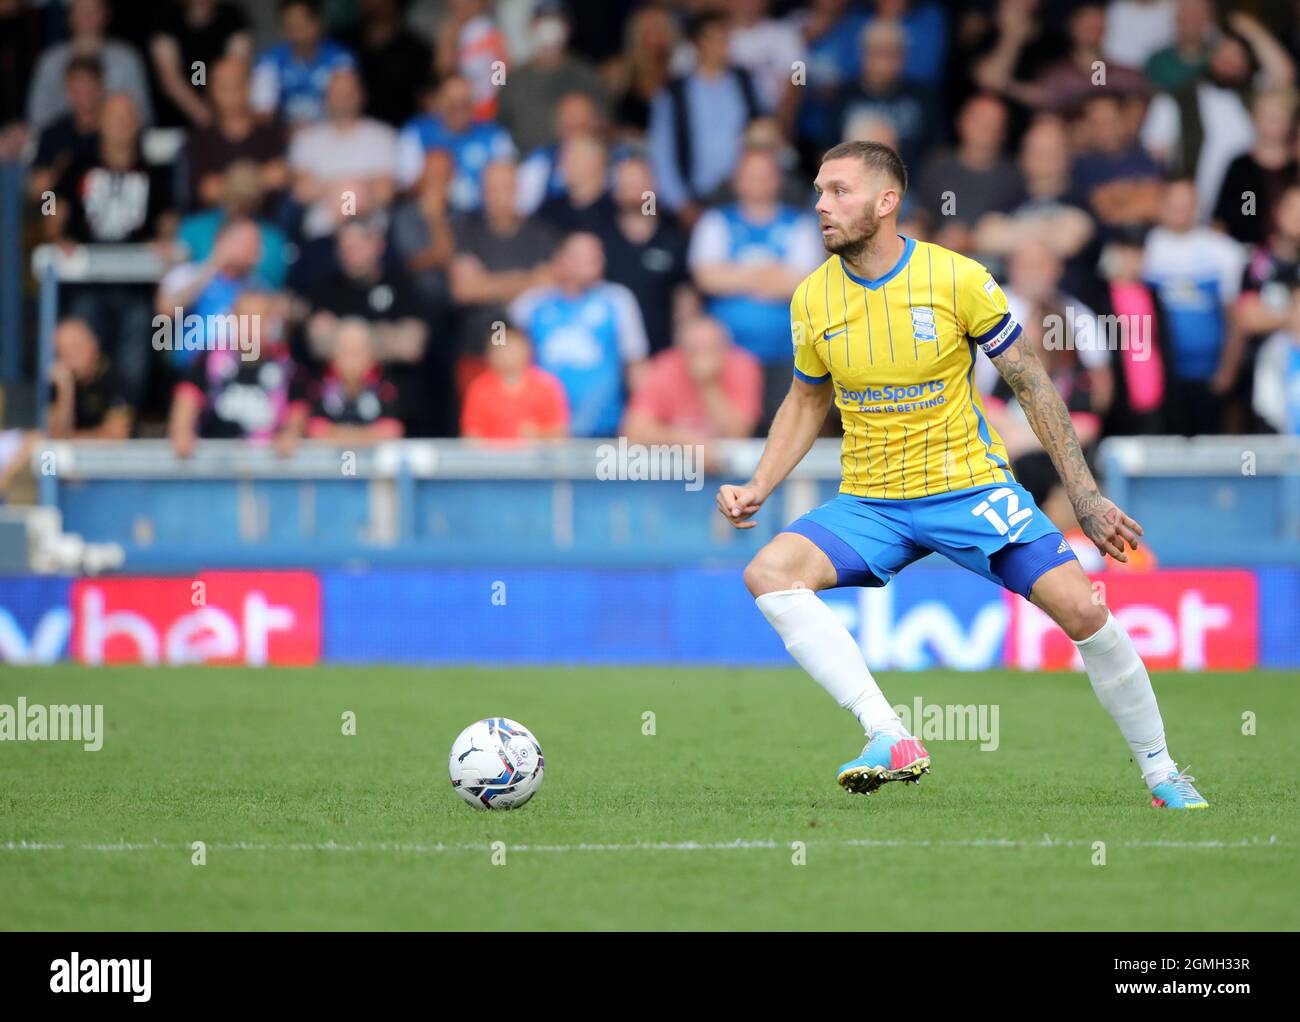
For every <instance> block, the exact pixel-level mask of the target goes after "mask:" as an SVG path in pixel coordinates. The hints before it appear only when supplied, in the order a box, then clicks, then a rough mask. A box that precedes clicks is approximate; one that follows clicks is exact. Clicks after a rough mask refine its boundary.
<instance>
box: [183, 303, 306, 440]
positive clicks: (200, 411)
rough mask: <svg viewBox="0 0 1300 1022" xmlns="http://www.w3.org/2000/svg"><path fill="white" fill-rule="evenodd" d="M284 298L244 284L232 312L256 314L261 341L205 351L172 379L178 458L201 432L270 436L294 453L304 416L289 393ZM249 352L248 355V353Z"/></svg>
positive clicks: (291, 374)
mask: <svg viewBox="0 0 1300 1022" xmlns="http://www.w3.org/2000/svg"><path fill="white" fill-rule="evenodd" d="M285 312H286V310H285V302H284V299H282V298H281V297H279V296H278V295H275V294H272V293H271V292H267V291H248V292H245V293H244V294H242V295H240V296H239V299H238V301H237V302H236V303H235V314H236V315H238V316H240V317H248V318H247V320H246V322H256V323H257V324H258V330H259V343H258V344H257V345H255V346H253V349H252V350H251V351H248V352H242V351H238V350H231V349H219V350H214V351H205V352H202V353H201V354H200V355H199V357H198V358H196V359H195V360H194V362H193V364H192V365H191V366H190V368H189V371H188V373H187V374H186V378H185V379H183V380H182V381H181V382H180V383H178V384H177V385H176V392H175V394H174V396H173V398H172V407H171V417H170V419H169V420H168V424H167V435H168V438H169V439H170V440H171V445H172V450H173V451H174V452H175V454H176V456H177V457H178V458H188V457H190V456H191V455H192V454H193V453H194V449H195V447H196V446H197V444H198V441H199V440H253V441H256V442H261V443H265V442H273V443H274V445H275V449H276V451H277V453H279V454H282V455H288V454H291V453H292V452H293V451H294V449H295V448H296V446H297V440H298V438H299V437H300V436H301V435H302V426H303V422H304V421H305V419H306V417H307V407H306V404H305V402H302V401H301V400H294V399H293V395H294V394H295V393H296V392H297V389H298V386H299V385H298V384H297V383H296V377H297V374H298V369H297V368H296V367H295V366H294V364H293V360H292V359H290V357H289V346H288V344H286V343H285V329H284V322H285ZM249 356H252V357H249Z"/></svg>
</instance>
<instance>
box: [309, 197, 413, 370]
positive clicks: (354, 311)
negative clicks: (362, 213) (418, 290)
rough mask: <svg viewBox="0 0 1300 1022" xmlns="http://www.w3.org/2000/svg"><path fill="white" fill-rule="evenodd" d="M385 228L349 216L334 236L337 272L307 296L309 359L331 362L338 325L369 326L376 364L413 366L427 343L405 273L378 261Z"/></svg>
mask: <svg viewBox="0 0 1300 1022" xmlns="http://www.w3.org/2000/svg"><path fill="white" fill-rule="evenodd" d="M386 226H387V225H386V223H385V222H384V220H383V218H382V217H381V216H372V217H370V218H365V217H350V218H349V219H348V220H347V221H346V222H345V223H344V224H343V226H342V227H340V228H339V232H338V259H339V267H340V271H341V272H340V273H339V275H338V276H337V277H335V278H334V279H332V280H330V281H327V282H326V283H325V284H323V285H322V286H321V287H320V288H318V289H317V291H316V292H315V293H314V294H312V295H311V296H310V299H311V306H312V309H313V310H314V311H313V313H312V315H311V318H310V320H309V321H308V324H307V339H308V342H309V344H310V349H311V353H312V355H313V356H314V357H315V358H318V359H320V360H322V361H329V360H330V359H331V358H332V357H333V350H332V345H333V343H334V337H335V332H336V330H335V328H336V327H337V325H338V320H339V319H343V318H345V317H356V318H359V319H363V320H365V321H366V322H367V323H369V324H370V327H371V331H372V337H373V341H374V347H375V357H376V358H378V359H379V361H381V362H407V363H414V362H418V361H419V360H420V358H421V357H422V356H423V353H424V347H425V344H426V343H427V341H428V327H427V325H426V324H425V322H424V318H423V316H422V311H423V310H422V307H421V305H420V303H419V301H418V299H417V298H416V297H415V294H414V292H413V289H412V288H411V285H410V282H409V280H408V279H407V277H406V274H405V273H404V272H401V271H397V270H393V269H391V268H390V267H389V266H388V265H387V264H386V263H385V261H384V250H385V247H386V242H385V238H384V235H385V228H386Z"/></svg>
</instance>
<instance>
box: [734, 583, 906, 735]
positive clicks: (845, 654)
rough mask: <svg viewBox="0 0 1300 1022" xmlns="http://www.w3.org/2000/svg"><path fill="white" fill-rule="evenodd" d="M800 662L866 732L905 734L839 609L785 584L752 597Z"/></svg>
mask: <svg viewBox="0 0 1300 1022" xmlns="http://www.w3.org/2000/svg"><path fill="white" fill-rule="evenodd" d="M754 602H755V603H757V604H758V609H759V610H761V611H762V612H763V616H764V617H766V618H767V619H768V621H770V622H771V624H772V627H773V628H775V629H776V633H777V635H779V636H781V640H782V641H783V642H784V643H785V648H786V649H787V650H788V651H789V653H790V655H791V656H792V657H794V658H795V660H796V661H798V663H799V666H800V667H802V668H803V669H804V670H805V671H807V672H808V673H809V674H811V675H812V677H813V680H815V681H816V682H817V683H818V684H819V685H821V687H822V688H824V689H825V690H826V691H827V692H829V693H830V694H831V698H833V699H834V700H835V701H836V702H837V703H839V704H840V705H841V706H843V707H844V708H845V709H846V710H848V711H849V712H850V713H851V714H853V716H855V717H857V718H858V723H860V724H861V725H862V730H863V731H865V732H866V733H867V734H868V735H871V734H874V733H875V732H877V731H889V732H893V733H897V734H904V735H905V734H907V730H906V728H904V727H903V722H902V721H901V720H899V719H898V714H897V713H895V712H894V708H893V707H892V706H890V705H889V700H888V699H886V698H885V694H884V693H883V692H881V691H880V686H879V685H877V684H876V679H875V678H873V677H872V676H871V671H870V670H869V669H868V668H867V662H866V660H864V659H863V657H862V650H861V649H860V648H859V647H858V644H857V642H855V641H854V639H853V636H852V635H850V634H849V630H848V629H847V628H845V627H844V625H843V624H841V623H840V619H839V618H837V617H836V616H835V612H834V611H833V610H831V609H830V607H828V606H826V604H825V603H823V602H822V601H821V600H820V599H819V598H818V597H817V594H816V593H814V592H813V591H812V590H811V589H783V590H781V591H779V592H775V593H765V594H764V595H762V596H760V597H758V599H756V600H755V601H754Z"/></svg>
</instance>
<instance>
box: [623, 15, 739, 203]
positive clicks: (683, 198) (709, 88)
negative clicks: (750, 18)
mask: <svg viewBox="0 0 1300 1022" xmlns="http://www.w3.org/2000/svg"><path fill="white" fill-rule="evenodd" d="M689 35H690V39H691V42H692V43H694V44H695V50H696V65H695V70H694V71H692V72H691V73H690V74H689V75H686V76H685V77H682V78H676V79H674V80H673V81H672V82H671V83H670V84H669V85H668V87H667V88H666V89H664V91H663V92H661V93H659V95H657V96H656V97H655V98H654V101H653V103H652V104H651V108H650V128H649V134H648V140H649V145H650V152H651V163H652V164H653V166H654V172H655V180H656V181H658V183H659V201H660V203H662V204H663V205H664V206H665V207H666V208H668V209H670V210H672V211H673V212H675V213H678V214H679V215H680V216H681V217H682V219H683V222H684V223H685V224H686V225H687V226H688V227H689V226H693V225H694V223H695V221H696V220H697V219H699V215H700V212H701V207H700V202H701V200H702V197H704V196H706V195H708V193H709V192H711V191H712V190H713V189H715V188H717V187H718V185H720V184H721V183H722V182H723V181H724V180H726V179H727V178H728V177H730V176H731V173H732V171H733V170H734V169H735V166H736V161H737V159H738V158H739V157H740V149H741V139H742V138H743V136H744V133H745V126H746V125H747V124H748V123H749V122H750V121H751V120H753V119H754V118H755V117H757V116H759V114H760V113H761V108H760V106H759V102H758V97H757V94H756V90H755V88H754V82H753V79H752V78H751V77H750V74H749V72H748V71H746V70H745V69H744V68H739V67H732V66H731V64H730V59H731V57H730V29H729V27H728V24H727V20H726V18H725V17H724V16H723V15H721V14H701V15H698V16H696V17H695V18H694V19H693V21H692V22H691V28H690V33H689Z"/></svg>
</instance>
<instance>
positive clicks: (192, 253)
mask: <svg viewBox="0 0 1300 1022" xmlns="http://www.w3.org/2000/svg"><path fill="white" fill-rule="evenodd" d="M262 176H263V174H262V171H260V170H259V169H258V167H257V164H255V163H252V162H251V161H243V162H240V163H233V164H231V165H230V167H229V169H228V170H227V171H226V173H225V176H224V177H223V178H222V188H221V205H220V206H219V207H218V208H217V209H205V210H200V211H199V212H197V213H191V214H190V215H189V216H187V217H185V218H183V219H182V220H181V223H180V227H179V228H178V229H177V231H176V240H177V241H178V242H180V243H181V244H182V245H183V246H184V247H185V250H186V252H187V253H188V257H189V259H190V260H191V261H193V262H203V261H204V260H205V259H207V258H208V256H209V255H210V254H211V253H212V249H213V248H214V247H215V245H216V243H217V236H218V234H220V232H221V230H222V228H223V227H225V225H226V224H228V223H231V222H233V221H237V220H246V219H251V220H253V221H254V222H255V223H256V224H257V232H258V234H259V235H260V236H261V249H262V257H261V260H260V261H259V262H258V264H257V276H258V277H259V278H261V280H262V281H263V282H264V283H265V284H266V285H267V286H269V287H272V288H279V287H281V286H283V284H284V278H285V274H286V273H288V271H289V250H288V239H287V238H286V237H285V235H284V232H283V231H282V230H280V228H279V227H277V226H276V225H275V224H273V223H271V222H270V221H268V220H264V219H260V218H259V215H258V214H259V212H260V211H261V209H262Z"/></svg>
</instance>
